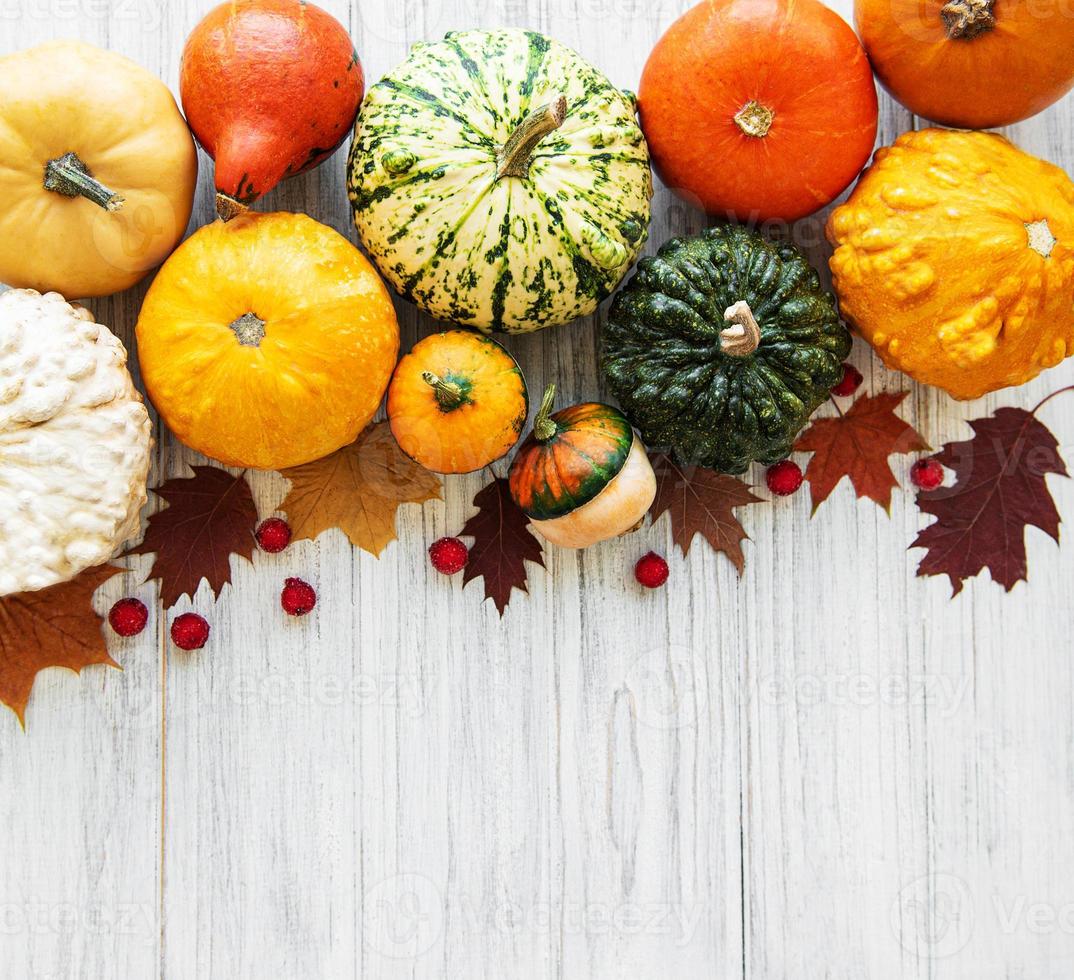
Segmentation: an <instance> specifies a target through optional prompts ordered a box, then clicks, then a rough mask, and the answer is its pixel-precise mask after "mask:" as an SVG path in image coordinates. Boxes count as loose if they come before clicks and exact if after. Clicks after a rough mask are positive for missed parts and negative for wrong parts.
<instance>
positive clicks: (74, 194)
mask: <svg viewBox="0 0 1074 980" xmlns="http://www.w3.org/2000/svg"><path fill="white" fill-rule="evenodd" d="M197 170H198V162H197V153H196V151H195V149H194V141H193V139H192V138H191V136H190V131H189V130H188V129H187V126H186V123H185V122H184V121H183V117H182V115H181V114H180V113H179V109H178V107H177V106H176V104H175V99H173V98H172V95H171V93H170V92H169V91H168V88H167V86H165V85H164V83H163V82H161V81H160V80H159V79H158V78H155V77H154V76H153V75H151V74H150V73H149V72H148V71H146V70H145V69H144V68H142V67H140V66H139V65H136V64H135V63H134V62H133V61H130V60H129V59H127V58H124V57H123V56H122V55H118V54H115V53H114V52H112V51H102V50H101V49H100V48H95V47H93V46H92V45H90V44H83V43H81V42H79V41H54V42H50V43H48V44H42V45H40V46H39V47H36V48H31V49H30V50H28V51H20V52H18V53H16V54H12V55H8V56H7V57H4V58H0V201H3V207H2V208H0V282H4V283H7V284H8V285H9V286H19V287H26V288H30V289H36V290H39V291H40V292H48V291H50V290H55V291H56V292H59V293H63V294H64V295H65V296H70V297H84V296H106V295H108V294H109V293H115V292H119V291H120V290H122V289H127V288H128V287H130V286H133V285H134V284H135V283H136V282H138V280H140V279H141V278H143V277H144V276H145V274H146V273H147V272H149V270H151V269H153V268H155V267H156V266H158V265H160V263H161V262H163V261H164V259H166V258H167V257H168V255H169V253H170V252H171V251H172V249H174V248H175V246H176V245H177V244H178V242H179V240H180V239H181V238H182V236H183V233H184V232H185V231H186V226H187V223H188V221H189V220H190V209H191V206H192V204H193V201H194V185H195V182H196V180H197Z"/></svg>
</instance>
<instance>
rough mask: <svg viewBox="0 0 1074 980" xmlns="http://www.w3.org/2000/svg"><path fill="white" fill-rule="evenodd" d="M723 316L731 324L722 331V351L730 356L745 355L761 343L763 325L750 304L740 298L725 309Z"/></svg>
mask: <svg viewBox="0 0 1074 980" xmlns="http://www.w3.org/2000/svg"><path fill="white" fill-rule="evenodd" d="M723 318H724V319H725V320H726V321H727V322H728V323H729V324H731V325H730V326H729V327H725V328H724V329H723V330H721V331H720V351H721V352H722V353H724V354H727V355H728V356H730V357H745V356H746V355H747V354H752V353H753V352H754V351H755V350H757V347H758V345H759V344H760V343H761V327H760V325H759V324H758V323H757V319H756V317H754V315H753V310H751V309H750V304H749V303H747V302H746V301H745V300H741V299H740V300H739V301H738V302H737V303H735V304H733V305H732V306H729V307H727V309H726V310H724V314H723Z"/></svg>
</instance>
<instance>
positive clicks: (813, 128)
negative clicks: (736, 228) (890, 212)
mask: <svg viewBox="0 0 1074 980" xmlns="http://www.w3.org/2000/svg"><path fill="white" fill-rule="evenodd" d="M638 103H639V110H640V113H641V125H642V129H643V130H644V132H645V138H646V140H647V141H648V143H649V150H650V152H651V153H652V157H653V162H654V163H655V165H656V170H657V173H658V174H659V175H660V177H661V179H662V180H663V181H664V183H665V184H667V185H668V187H670V188H671V189H672V190H673V191H675V192H676V193H678V194H680V195H681V196H682V197H684V198H686V199H687V200H689V201H691V202H694V203H697V204H699V205H700V206H701V207H703V208H704V209H705V210H706V211H708V212H709V213H711V214H716V215H720V216H721V217H729V218H730V217H733V218H737V219H739V220H740V221H767V220H771V219H782V220H786V221H793V220H795V219H797V218H802V217H804V216H805V215H807V214H811V213H812V212H814V211H816V210H818V209H819V208H822V207H824V205H826V204H828V203H830V202H831V201H832V200H834V199H835V198H836V197H837V196H838V195H839V194H840V193H841V192H842V191H843V190H844V189H845V188H846V187H847V186H848V185H849V184H850V182H851V181H852V180H854V178H855V177H857V175H858V174H859V173H860V172H861V169H862V167H864V166H865V163H866V162H867V160H868V158H869V154H870V153H871V152H872V149H873V144H874V142H875V140H876V122H877V101H876V86H875V85H874V83H873V75H872V69H871V68H870V67H869V61H868V59H867V58H866V56H865V51H864V50H863V49H862V46H861V44H859V43H858V39H857V37H856V36H855V35H854V32H853V30H851V28H850V26H849V25H848V24H847V23H846V22H845V21H844V20H842V18H840V17H839V15H838V14H836V13H835V12H834V11H832V10H830V9H829V8H827V7H825V6H824V5H823V4H821V3H819V2H818V0H706V2H705V3H701V4H699V5H698V6H696V7H694V8H692V9H691V10H688V11H687V12H686V13H685V14H684V15H683V16H682V17H680V18H679V20H677V21H676V22H675V23H674V24H672V25H671V27H670V28H669V29H668V31H667V33H666V34H664V36H663V37H662V38H661V39H660V40H659V41H658V42H657V45H656V47H655V48H654V49H653V52H652V54H651V55H650V56H649V60H648V62H647V63H646V65H645V70H644V72H643V74H642V78H641V86H640V90H639V93H638Z"/></svg>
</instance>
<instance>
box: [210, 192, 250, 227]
mask: <svg viewBox="0 0 1074 980" xmlns="http://www.w3.org/2000/svg"><path fill="white" fill-rule="evenodd" d="M248 210H249V208H248V207H247V206H246V205H245V204H243V203H242V201H236V200H235V198H233V197H229V196H228V195H227V194H221V193H219V192H217V195H216V213H217V214H218V215H219V216H220V219H221V220H222V221H230V220H231V219H232V218H234V217H235V216H236V215H239V214H242V213H243V212H244V211H248Z"/></svg>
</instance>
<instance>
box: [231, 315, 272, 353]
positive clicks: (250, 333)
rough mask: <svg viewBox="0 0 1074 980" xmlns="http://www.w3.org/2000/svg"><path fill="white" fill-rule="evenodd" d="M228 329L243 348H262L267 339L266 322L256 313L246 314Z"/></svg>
mask: <svg viewBox="0 0 1074 980" xmlns="http://www.w3.org/2000/svg"><path fill="white" fill-rule="evenodd" d="M228 327H229V328H230V330H231V332H232V333H233V334H235V339H236V340H237V341H238V342H239V343H240V344H241V345H242V346H243V347H260V346H261V341H262V340H264V339H265V321H264V320H262V319H261V317H259V316H258V315H257V314H256V313H244V314H243V315H242V316H240V317H239V318H238V319H237V320H232V321H231V323H229V324H228Z"/></svg>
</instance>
